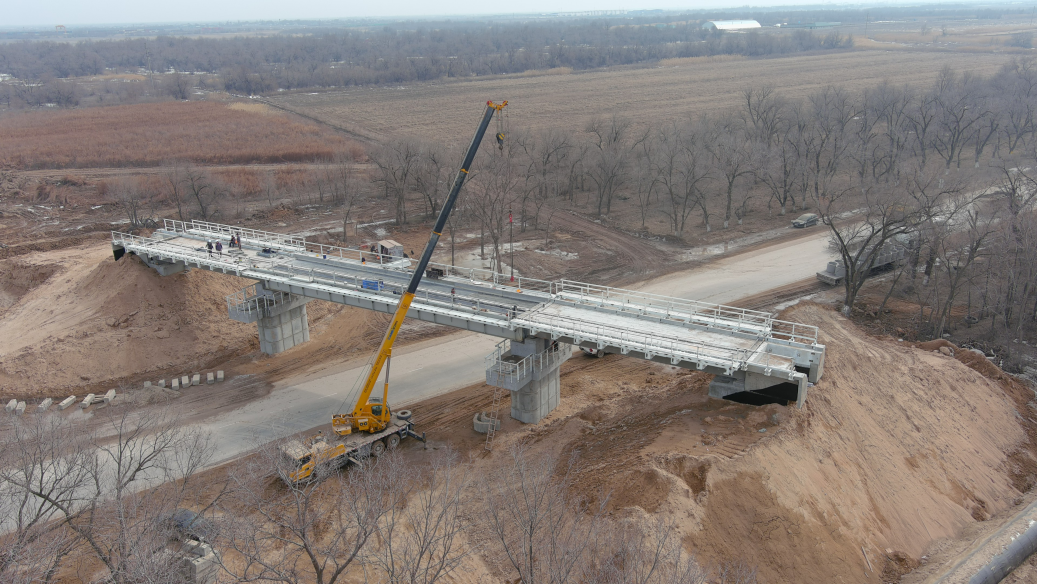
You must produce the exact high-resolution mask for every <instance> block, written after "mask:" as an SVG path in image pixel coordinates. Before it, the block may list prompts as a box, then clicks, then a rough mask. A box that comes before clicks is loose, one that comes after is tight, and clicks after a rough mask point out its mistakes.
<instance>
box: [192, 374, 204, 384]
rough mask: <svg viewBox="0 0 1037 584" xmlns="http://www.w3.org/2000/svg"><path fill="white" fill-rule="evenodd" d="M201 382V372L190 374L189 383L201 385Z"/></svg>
mask: <svg viewBox="0 0 1037 584" xmlns="http://www.w3.org/2000/svg"><path fill="white" fill-rule="evenodd" d="M201 384H202V374H201V373H195V374H194V375H192V376H191V385H201Z"/></svg>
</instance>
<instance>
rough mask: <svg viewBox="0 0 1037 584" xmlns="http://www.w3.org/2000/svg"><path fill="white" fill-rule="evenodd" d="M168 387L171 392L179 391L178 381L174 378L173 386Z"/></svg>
mask: <svg viewBox="0 0 1037 584" xmlns="http://www.w3.org/2000/svg"><path fill="white" fill-rule="evenodd" d="M169 387H170V389H172V390H173V391H180V380H179V379H175V378H174V379H173V385H171V386H169Z"/></svg>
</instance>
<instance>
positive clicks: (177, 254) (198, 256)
mask: <svg viewBox="0 0 1037 584" xmlns="http://www.w3.org/2000/svg"><path fill="white" fill-rule="evenodd" d="M163 243H164V241H163V240H161V239H156V238H153V237H142V236H140V235H133V234H132V233H122V232H120V231H113V232H112V244H115V245H121V246H123V247H129V248H132V249H133V251H134V252H144V253H146V254H147V255H149V256H156V257H166V258H170V259H173V260H179V261H183V262H184V263H187V264H195V265H200V264H207V265H210V266H217V267H218V268H219V269H220V270H223V271H224V272H227V273H230V272H234V273H235V274H237V275H238V276H240V275H241V272H242V271H243V270H247V269H248V268H249V266H248V265H247V264H243V263H242V262H241V260H240V259H236V258H232V257H231V256H229V255H227V256H224V257H223V258H219V259H217V258H212V257H207V254H206V252H204V251H201V252H191V251H190V250H187V249H185V248H182V247H179V246H170V245H163ZM174 247H176V248H177V249H174ZM181 249H183V250H184V251H179V250H181Z"/></svg>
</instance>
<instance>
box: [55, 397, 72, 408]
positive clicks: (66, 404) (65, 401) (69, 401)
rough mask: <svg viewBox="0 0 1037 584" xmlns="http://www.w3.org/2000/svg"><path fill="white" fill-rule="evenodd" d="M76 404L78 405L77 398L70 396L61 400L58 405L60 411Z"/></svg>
mask: <svg viewBox="0 0 1037 584" xmlns="http://www.w3.org/2000/svg"><path fill="white" fill-rule="evenodd" d="M74 403H76V396H74V395H70V396H68V397H66V398H65V399H63V400H61V403H59V404H58V409H59V410H63V409H65V408H67V407H69V406H70V405H72V404H74Z"/></svg>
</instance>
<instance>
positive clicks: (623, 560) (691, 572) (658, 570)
mask: <svg viewBox="0 0 1037 584" xmlns="http://www.w3.org/2000/svg"><path fill="white" fill-rule="evenodd" d="M588 556H589V557H588V562H587V564H588V565H587V567H586V568H585V569H584V575H583V576H582V577H581V581H582V582H587V583H592V584H706V582H707V581H708V576H709V574H708V573H707V572H706V571H705V570H703V569H702V568H701V567H700V566H699V565H698V564H697V563H696V562H695V559H694V558H693V557H691V556H689V555H688V554H685V553H684V549H683V547H682V545H681V538H680V532H679V531H678V529H677V523H676V521H674V520H673V519H672V518H657V519H655V520H644V521H637V520H633V519H629V520H626V521H618V522H614V523H606V524H604V525H603V528H602V529H600V530H599V534H598V537H597V538H595V541H594V542H593V543H592V549H591V552H590V553H589V554H588Z"/></svg>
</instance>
